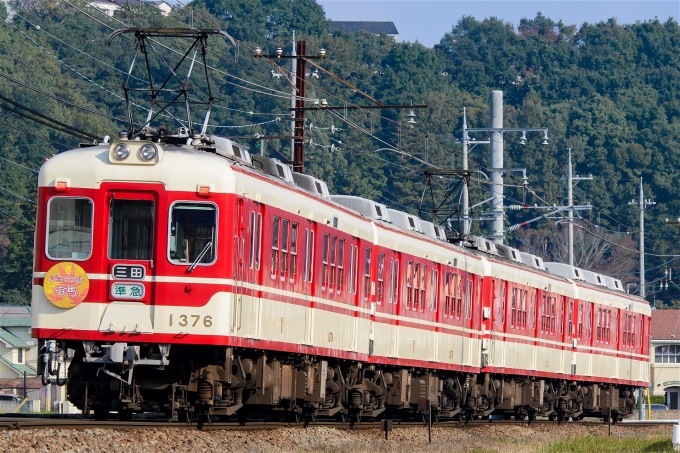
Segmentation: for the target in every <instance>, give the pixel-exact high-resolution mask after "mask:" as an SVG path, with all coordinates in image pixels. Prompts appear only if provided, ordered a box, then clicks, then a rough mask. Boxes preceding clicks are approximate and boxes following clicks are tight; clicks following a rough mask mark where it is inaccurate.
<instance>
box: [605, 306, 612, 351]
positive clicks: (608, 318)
mask: <svg viewBox="0 0 680 453" xmlns="http://www.w3.org/2000/svg"><path fill="white" fill-rule="evenodd" d="M611 319H612V311H611V310H607V327H606V329H607V337H606V338H607V344H609V342H610V341H611V336H610V330H609V321H611Z"/></svg>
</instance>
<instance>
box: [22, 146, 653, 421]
mask: <svg viewBox="0 0 680 453" xmlns="http://www.w3.org/2000/svg"><path fill="white" fill-rule="evenodd" d="M126 149H127V153H125V152H124V151H125V150H126ZM125 154H127V155H126V156H124V155H125ZM122 156H123V157H122ZM149 156H151V157H150V158H149ZM421 231H425V233H427V234H425V233H422V232H421ZM524 263H528V264H524ZM547 265H548V267H550V268H551V269H552V270H553V272H552V273H551V272H548V271H547V270H546V265H545V264H544V263H542V261H541V260H540V258H537V257H535V256H531V255H527V254H520V252H519V251H517V250H515V249H511V248H509V247H501V246H499V247H496V246H494V245H493V244H491V243H489V242H488V241H485V240H484V239H481V238H470V239H469V240H468V241H467V242H462V243H458V245H454V244H452V243H450V242H448V241H447V240H446V236H445V234H444V233H443V229H442V228H441V227H439V226H434V225H432V224H430V223H429V222H424V221H422V220H420V219H417V218H415V217H413V216H409V215H407V214H405V213H400V212H398V211H392V210H388V209H386V207H385V206H383V205H380V204H378V203H373V202H372V201H370V200H364V199H360V198H357V197H347V196H330V195H329V194H328V190H327V188H326V187H325V184H323V182H321V181H319V180H317V179H314V178H312V177H310V176H307V175H300V174H292V173H291V172H290V170H289V168H288V167H286V166H285V165H283V164H281V163H280V162H278V161H275V160H273V159H267V158H263V157H260V156H250V155H249V154H248V153H247V151H246V150H245V148H243V147H242V146H240V145H238V144H236V143H233V142H230V141H228V140H225V139H221V138H218V137H213V138H209V137H208V138H205V139H203V140H202V141H199V143H196V142H195V143H194V145H171V144H167V143H166V144H163V143H157V142H152V141H145V140H120V141H117V142H115V143H113V144H102V145H99V146H93V147H88V148H83V149H77V150H72V151H68V152H65V153H62V154H59V155H57V156H55V157H53V158H52V159H50V160H48V161H47V162H46V163H45V164H44V165H43V167H42V169H41V171H40V177H39V209H38V229H37V232H36V247H35V268H34V276H33V300H32V314H33V325H32V332H33V336H34V337H36V338H38V339H40V340H41V344H42V347H43V352H44V354H43V356H42V357H43V358H44V361H43V362H41V364H40V365H41V369H40V372H41V374H42V375H43V379H44V380H45V381H46V382H47V381H50V380H51V381H55V380H56V381H57V382H58V383H60V384H66V385H67V386H68V397H69V399H70V400H71V401H72V402H73V403H74V404H76V405H77V406H78V407H80V408H82V409H84V410H86V411H89V410H90V409H92V410H94V412H95V415H96V416H97V417H98V418H105V417H107V416H108V414H109V412H110V411H117V412H118V414H119V416H120V417H121V418H129V417H130V416H131V415H132V413H133V412H140V411H147V412H165V413H167V414H169V415H178V416H180V417H184V418H189V417H190V416H191V414H192V413H200V414H212V415H217V416H221V417H229V416H232V415H238V416H240V417H242V418H244V417H246V416H247V414H248V413H254V412H257V413H263V412H266V413H269V414H287V415H289V416H292V417H295V418H297V417H299V416H300V415H301V414H307V415H309V416H312V417H315V416H336V417H343V418H344V417H346V416H352V417H356V418H361V417H402V418H403V417H413V416H417V415H418V414H420V413H422V412H423V410H424V408H425V407H426V406H427V404H426V402H427V401H428V400H429V401H430V402H431V404H432V407H433V411H434V412H435V414H436V415H437V417H438V418H448V417H454V418H455V417H460V416H461V415H467V416H475V415H481V416H485V415H489V414H491V413H501V414H503V415H504V416H506V417H511V416H514V417H516V418H524V417H526V416H528V417H535V416H537V415H543V416H548V417H550V418H559V419H565V418H567V417H574V418H578V417H582V416H584V415H593V416H603V417H604V416H606V415H608V414H609V410H610V409H611V411H612V414H613V417H615V420H617V419H618V418H620V417H622V416H625V415H627V414H629V413H630V412H631V411H632V408H633V405H634V397H633V391H634V389H636V388H638V387H645V386H647V382H648V378H649V376H648V372H649V371H648V361H649V328H650V308H649V305H648V304H647V303H646V302H645V301H644V300H641V299H639V298H636V297H633V296H629V295H627V294H625V293H624V292H622V291H621V290H620V289H621V288H620V282H618V281H615V280H613V279H609V278H608V277H607V278H605V277H604V276H599V275H597V274H588V276H589V277H590V278H589V279H590V280H592V278H593V277H595V278H596V279H597V280H592V281H594V282H595V283H594V284H591V283H588V282H587V281H586V280H585V279H584V278H585V277H583V276H582V275H581V274H583V273H584V272H585V271H581V270H580V269H577V268H569V267H568V266H567V267H565V266H564V265H558V264H556V263H547ZM551 266H552V267H551ZM574 273H576V274H574ZM565 275H566V277H565ZM570 275H571V276H572V278H569V277H568V276H570ZM607 283H610V285H609V286H611V288H610V287H608V286H607ZM69 351H70V354H69ZM70 357H72V358H71V360H70V366H69V369H68V372H65V370H61V369H60V364H61V363H65V362H66V361H67V359H68V358H70Z"/></svg>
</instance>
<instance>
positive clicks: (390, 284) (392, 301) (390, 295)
mask: <svg viewBox="0 0 680 453" xmlns="http://www.w3.org/2000/svg"><path fill="white" fill-rule="evenodd" d="M392 280H394V258H390V278H389V289H388V290H389V294H388V296H387V301H388V302H389V303H391V304H392V303H394V291H393V289H394V286H393V285H392Z"/></svg>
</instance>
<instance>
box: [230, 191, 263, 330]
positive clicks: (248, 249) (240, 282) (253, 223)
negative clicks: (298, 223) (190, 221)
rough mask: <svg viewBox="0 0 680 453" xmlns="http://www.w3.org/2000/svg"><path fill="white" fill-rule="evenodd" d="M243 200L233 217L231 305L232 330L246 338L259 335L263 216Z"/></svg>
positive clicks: (238, 201) (239, 202)
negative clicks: (259, 240)
mask: <svg viewBox="0 0 680 453" xmlns="http://www.w3.org/2000/svg"><path fill="white" fill-rule="evenodd" d="M256 211H259V209H256V206H253V205H251V203H250V202H249V201H248V202H247V200H244V199H238V200H237V201H236V211H235V218H234V222H235V225H234V228H235V234H234V252H235V253H234V255H235V256H234V260H235V262H234V266H235V267H234V273H235V279H234V280H235V281H234V305H233V314H234V315H235V316H234V317H233V318H232V319H234V320H235V326H234V327H235V332H236V334H237V335H239V336H241V337H245V338H259V326H260V298H259V297H257V274H258V273H257V269H256V267H257V266H258V265H259V260H256V259H255V258H256V257H255V254H256V253H258V250H257V248H258V243H259V242H258V239H259V234H261V229H262V216H261V214H260V213H259V212H256Z"/></svg>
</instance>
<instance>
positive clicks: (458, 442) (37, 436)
mask: <svg viewBox="0 0 680 453" xmlns="http://www.w3.org/2000/svg"><path fill="white" fill-rule="evenodd" d="M671 430H672V426H671V425H666V426H644V427H630V426H613V427H612V437H618V438H625V437H647V438H652V437H657V438H658V437H659V436H667V437H670V436H671ZM588 435H591V436H595V437H606V436H607V426H606V425H594V426H593V425H590V426H588V425H569V424H563V425H560V426H558V425H533V426H521V425H503V426H501V425H500V424H495V425H494V424H488V425H486V424H484V425H474V426H457V427H453V428H437V427H433V428H432V444H428V442H427V429H426V428H412V427H409V428H396V429H394V430H393V431H392V432H391V433H390V438H389V441H385V438H384V433H382V432H380V431H379V430H378V429H373V428H371V429H354V430H351V429H337V428H329V427H308V428H297V427H286V428H277V429H270V430H214V431H199V430H188V429H176V428H168V429H144V430H141V429H130V430H109V429H83V430H74V429H63V430H60V429H34V430H31V429H26V430H11V431H3V432H0V452H50V453H53V452H73V453H76V452H77V453H166V452H168V453H175V452H192V453H203V452H225V453H226V452H247V453H259V452H263V453H264V452H267V453H269V452H316V451H319V452H328V453H330V452H343V453H345V452H346V453H357V452H419V451H424V452H451V451H461V452H465V451H472V450H480V449H484V450H491V451H498V452H532V451H535V450H536V449H537V448H540V447H541V446H542V445H544V444H546V443H548V442H555V441H558V440H565V439H567V438H570V437H584V436H588Z"/></svg>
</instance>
